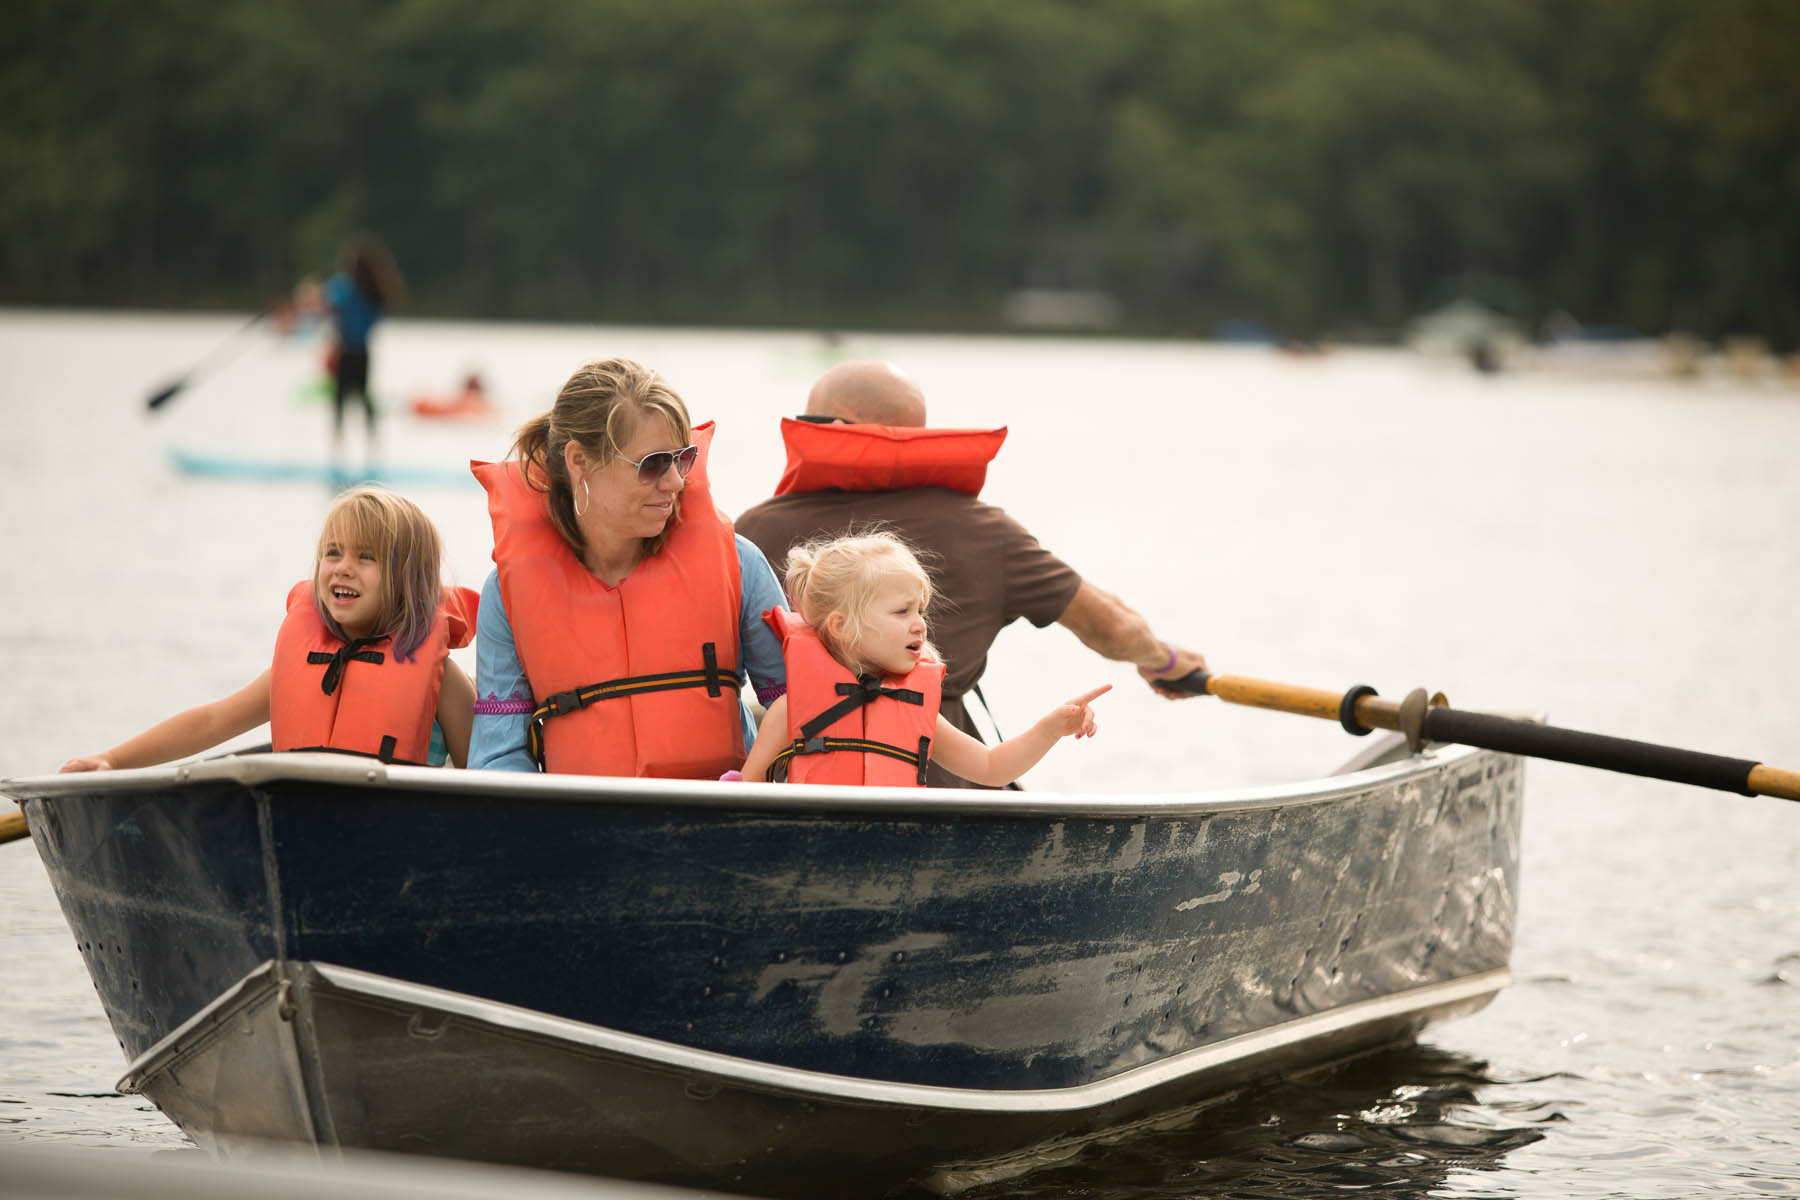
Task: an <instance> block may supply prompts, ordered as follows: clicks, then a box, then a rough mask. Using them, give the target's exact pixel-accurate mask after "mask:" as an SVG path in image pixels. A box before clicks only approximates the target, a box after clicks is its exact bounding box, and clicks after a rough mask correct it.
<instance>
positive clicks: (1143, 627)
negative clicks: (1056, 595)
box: [1057, 579, 1206, 696]
mask: <svg viewBox="0 0 1800 1200" xmlns="http://www.w3.org/2000/svg"><path fill="white" fill-rule="evenodd" d="M1057 622H1058V623H1059V624H1061V625H1063V626H1066V627H1067V628H1068V630H1069V632H1071V633H1073V634H1074V635H1075V636H1076V637H1078V638H1080V639H1081V644H1082V645H1084V646H1086V647H1087V648H1088V649H1089V650H1092V651H1093V652H1094V653H1095V654H1098V655H1100V656H1101V657H1102V658H1110V659H1112V660H1113V661H1114V662H1128V663H1131V664H1133V665H1134V666H1136V667H1137V669H1138V673H1139V674H1140V675H1142V676H1143V677H1144V681H1145V682H1146V683H1148V684H1149V685H1150V686H1151V687H1156V681H1157V680H1159V679H1179V678H1181V677H1182V676H1183V675H1188V674H1191V673H1192V672H1194V671H1204V670H1205V669H1206V656H1205V655H1203V654H1201V653H1199V652H1198V651H1195V650H1187V649H1184V648H1182V647H1180V646H1172V645H1170V644H1168V643H1167V642H1163V641H1159V640H1158V639H1157V637H1156V634H1155V633H1153V632H1152V631H1151V629H1150V622H1148V621H1146V620H1144V618H1143V617H1142V616H1141V615H1140V614H1139V613H1138V611H1137V610H1136V609H1134V608H1132V607H1131V606H1130V605H1129V604H1126V603H1125V602H1124V601H1123V600H1121V599H1119V598H1118V597H1117V596H1115V595H1113V594H1112V593H1111V592H1107V591H1102V590H1101V589H1100V588H1097V587H1095V586H1094V585H1093V584H1091V583H1089V582H1088V581H1087V580H1085V579H1084V580H1082V581H1081V586H1080V587H1078V588H1077V589H1076V590H1075V597H1074V599H1072V600H1070V601H1069V607H1067V608H1065V609H1064V610H1063V614H1062V616H1060V617H1058V618H1057ZM1157 690H1158V691H1161V690H1162V689H1160V688H1158V689H1157ZM1163 695H1165V696H1166V695H1169V693H1167V692H1163Z"/></svg>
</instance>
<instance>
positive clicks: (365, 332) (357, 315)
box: [320, 273, 381, 350]
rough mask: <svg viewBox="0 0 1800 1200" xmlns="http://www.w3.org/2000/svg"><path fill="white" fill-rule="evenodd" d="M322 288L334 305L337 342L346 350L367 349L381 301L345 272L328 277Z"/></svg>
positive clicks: (378, 317)
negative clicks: (357, 284) (367, 294)
mask: <svg viewBox="0 0 1800 1200" xmlns="http://www.w3.org/2000/svg"><path fill="white" fill-rule="evenodd" d="M320 290H321V291H322V292H323V293H324V295H325V303H327V304H329V305H331V314H332V319H333V321H334V322H335V323H336V325H337V338H338V345H339V346H341V347H343V348H344V349H345V350H367V349H368V348H369V331H370V330H371V329H373V328H375V322H377V321H379V320H381V305H379V304H377V303H375V302H374V301H373V300H371V299H369V298H368V297H367V296H366V295H364V294H363V290H362V289H361V288H359V287H357V286H356V281H355V280H354V279H351V278H350V276H348V275H345V274H342V273H339V274H337V275H333V276H332V277H331V278H330V279H327V280H326V281H325V284H324V287H323V288H321V289H320Z"/></svg>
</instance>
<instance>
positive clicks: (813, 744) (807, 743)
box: [769, 685, 931, 787]
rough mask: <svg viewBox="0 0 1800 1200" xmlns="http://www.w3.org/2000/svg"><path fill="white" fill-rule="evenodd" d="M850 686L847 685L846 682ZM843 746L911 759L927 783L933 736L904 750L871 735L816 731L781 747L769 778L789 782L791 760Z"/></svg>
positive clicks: (838, 748)
mask: <svg viewBox="0 0 1800 1200" xmlns="http://www.w3.org/2000/svg"><path fill="white" fill-rule="evenodd" d="M845 686H848V685H845ZM840 750H848V751H850V752H851V753H853V754H879V755H882V756H883V757H885V758H894V759H899V760H900V761H901V762H903V763H910V764H912V765H913V766H914V767H915V768H917V770H918V776H919V786H920V787H924V786H925V770H926V768H927V767H928V766H930V765H931V739H930V738H928V737H922V738H920V739H919V748H918V749H917V750H916V751H915V750H905V749H902V748H901V747H899V746H890V745H889V744H888V743H886V742H877V741H872V740H870V739H869V738H839V737H825V736H823V735H822V734H814V735H813V736H812V737H809V738H795V739H794V740H793V741H792V742H791V743H789V744H788V745H786V746H783V747H782V748H781V752H780V753H779V754H777V755H776V756H775V761H774V762H772V763H770V764H769V779H770V780H771V781H772V782H774V783H786V782H787V778H788V769H789V767H790V766H791V764H792V760H793V759H795V758H797V757H798V756H800V755H802V754H834V753H837V752H838V751H840Z"/></svg>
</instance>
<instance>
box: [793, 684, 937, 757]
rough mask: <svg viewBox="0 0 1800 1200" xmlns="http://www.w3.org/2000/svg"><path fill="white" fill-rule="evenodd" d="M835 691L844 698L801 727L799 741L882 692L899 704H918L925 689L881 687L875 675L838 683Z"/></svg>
mask: <svg viewBox="0 0 1800 1200" xmlns="http://www.w3.org/2000/svg"><path fill="white" fill-rule="evenodd" d="M837 694H838V695H840V696H842V697H844V699H842V700H839V701H838V702H837V703H836V704H834V705H832V706H831V707H830V708H828V709H826V710H825V711H824V712H822V713H820V714H819V715H818V716H816V717H814V718H813V719H812V720H810V721H808V722H807V723H806V724H804V725H802V726H801V727H800V740H801V741H805V740H806V739H808V738H811V737H813V736H814V735H815V734H820V733H823V732H824V731H825V730H827V729H829V728H831V727H832V726H833V725H835V724H837V723H838V722H839V721H840V720H842V719H843V718H845V717H847V716H849V715H850V714H851V713H853V712H855V711H856V710H857V709H859V708H861V707H862V706H863V705H865V704H873V703H874V702H875V701H877V700H879V699H881V698H882V697H883V696H885V697H887V698H888V699H889V700H898V701H899V702H900V703H902V704H917V705H919V706H920V707H921V708H922V707H924V705H925V693H924V692H915V691H913V690H912V689H911V688H890V687H882V686H881V679H880V678H879V677H878V676H875V675H862V676H859V677H858V678H857V680H856V682H855V683H840V684H838V685H837ZM811 753H816V751H813V752H811Z"/></svg>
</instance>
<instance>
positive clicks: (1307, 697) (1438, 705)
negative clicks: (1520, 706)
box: [1155, 671, 1800, 800]
mask: <svg viewBox="0 0 1800 1200" xmlns="http://www.w3.org/2000/svg"><path fill="white" fill-rule="evenodd" d="M1155 686H1156V687H1158V688H1160V689H1162V690H1164V691H1169V692H1177V693H1181V694H1183V695H1193V696H1217V697H1218V698H1219V699H1221V700H1224V701H1226V702H1228V703H1231V704H1246V705H1249V706H1250V707H1252V708H1268V709H1273V710H1275V711H1276V712H1288V713H1295V714H1297V715H1299V716H1303V717H1320V718H1323V719H1324V720H1327V721H1336V722H1337V723H1338V724H1340V725H1342V726H1343V727H1344V728H1345V729H1346V730H1347V731H1349V732H1350V733H1354V734H1359V735H1360V734H1365V733H1368V732H1369V731H1370V730H1371V729H1391V730H1394V731H1396V732H1399V733H1403V734H1405V735H1406V741H1407V744H1408V745H1409V746H1411V747H1412V749H1413V750H1414V751H1417V750H1419V749H1420V748H1421V747H1423V746H1424V745H1425V743H1427V742H1454V743H1456V744H1458V745H1463V746H1480V747H1481V748H1482V749H1484V750H1498V751H1500V752H1501V753H1503V754H1523V755H1527V756H1529V757H1531V758H1548V759H1553V760H1555V761H1556V762H1566V763H1574V764H1575V765H1576V766H1580V767H1597V768H1599V769H1600V770H1603V771H1619V772H1623V773H1624V774H1627V775H1642V776H1644V777H1646V778H1648V779H1665V780H1668V781H1670V782H1671V783H1688V784H1692V785H1694V786H1695V787H1705V788H1715V789H1717V790H1719V791H1722V792H1738V793H1741V794H1742V795H1745V796H1778V797H1780V798H1781V799H1783V800H1800V771H1789V770H1784V769H1782V768H1780V767H1771V766H1768V765H1767V764H1765V763H1759V762H1752V761H1751V760H1749V759H1745V758H1726V757H1724V756H1722V755H1718V754H1703V753H1701V752H1699V751H1697V750H1680V749H1677V748H1675V747H1674V746H1659V745H1656V744H1655V743H1653V742H1636V741H1632V740H1630V739H1629V738H1620V737H1611V736H1609V735H1607V734H1604V733H1583V732H1582V731H1580V730H1578V729H1558V728H1557V727H1556V726H1554V725H1540V724H1538V723H1537V722H1535V721H1520V720H1515V719H1514V718H1511V717H1497V716H1494V715H1493V714H1491V713H1482V712H1470V711H1468V710H1467V709H1458V708H1451V707H1450V706H1449V704H1448V703H1446V702H1445V701H1444V698H1443V697H1442V696H1433V697H1430V698H1427V697H1426V695H1425V689H1423V688H1418V689H1415V690H1414V691H1413V692H1412V693H1411V694H1410V695H1408V696H1407V697H1406V699H1404V700H1402V701H1400V702H1399V703H1398V704H1396V703H1395V702H1394V701H1392V700H1383V699H1381V698H1380V697H1379V696H1377V695H1376V693H1375V689H1374V688H1372V687H1368V686H1367V685H1360V684H1359V685H1358V686H1356V687H1353V688H1351V689H1350V690H1349V691H1347V692H1344V693H1342V694H1340V693H1337V692H1328V691H1323V690H1321V689H1319V688H1309V687H1297V686H1295V685H1294V684H1291V683H1272V682H1270V681H1269V680H1267V679H1250V678H1247V677H1245V676H1242V675H1208V674H1207V673H1206V672H1205V671H1195V672H1194V673H1193V674H1191V675H1183V676H1182V677H1181V678H1180V679H1169V680H1158V681H1157V682H1156V684H1155Z"/></svg>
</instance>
